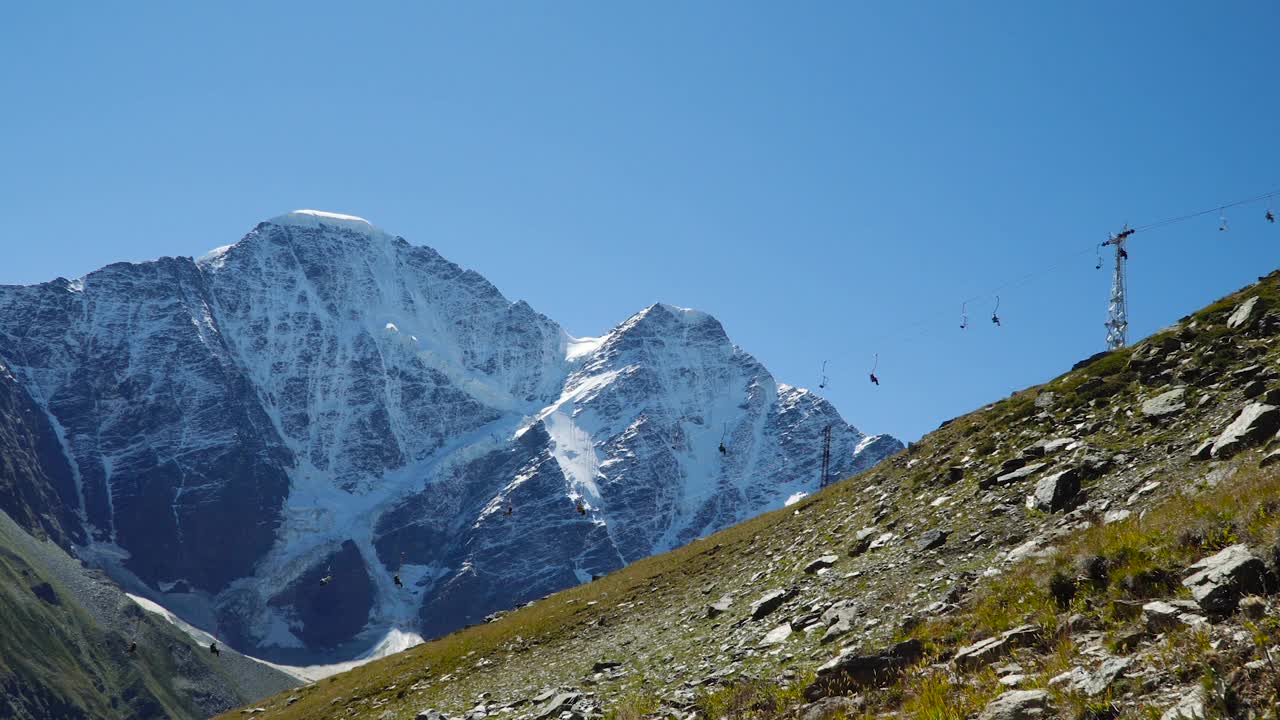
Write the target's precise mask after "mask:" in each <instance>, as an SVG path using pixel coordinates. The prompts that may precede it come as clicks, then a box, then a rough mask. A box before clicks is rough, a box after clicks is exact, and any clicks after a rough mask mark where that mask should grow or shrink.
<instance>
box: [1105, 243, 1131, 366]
mask: <svg viewBox="0 0 1280 720" xmlns="http://www.w3.org/2000/svg"><path fill="white" fill-rule="evenodd" d="M1132 234H1133V230H1130V229H1129V227H1128V226H1127V225H1126V226H1125V228H1124V229H1123V230H1121V231H1120V232H1118V233H1116V234H1115V235H1113V236H1111V239H1110V240H1108V241H1106V242H1104V243H1102V244H1103V245H1112V246H1114V247H1115V249H1116V270H1115V276H1114V277H1113V278H1112V280H1111V301H1110V302H1109V303H1108V304H1107V322H1106V326H1107V349H1108V350H1117V349H1119V348H1122V347H1124V346H1125V345H1127V344H1128V343H1129V300H1128V295H1127V292H1126V287H1125V284H1126V283H1125V266H1126V265H1127V264H1128V262H1129V252H1128V251H1127V250H1125V249H1124V244H1125V241H1126V240H1128V239H1129V236H1130V235H1132Z"/></svg>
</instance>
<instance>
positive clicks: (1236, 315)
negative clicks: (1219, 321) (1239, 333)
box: [1227, 295, 1258, 330]
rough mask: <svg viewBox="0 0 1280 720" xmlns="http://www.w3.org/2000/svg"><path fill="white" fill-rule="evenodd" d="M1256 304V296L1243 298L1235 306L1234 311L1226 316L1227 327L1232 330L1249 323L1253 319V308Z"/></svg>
mask: <svg viewBox="0 0 1280 720" xmlns="http://www.w3.org/2000/svg"><path fill="white" fill-rule="evenodd" d="M1257 306H1258V296H1257V295H1254V296H1253V297H1251V298H1249V299H1248V300H1245V301H1244V302H1242V303H1240V305H1239V306H1237V307H1236V309H1235V312H1233V313H1231V317H1229V318H1227V327H1229V328H1231V329H1232V330H1239V329H1240V328H1242V327H1245V326H1247V325H1248V324H1249V321H1250V320H1251V319H1253V310H1254V308H1256V307H1257Z"/></svg>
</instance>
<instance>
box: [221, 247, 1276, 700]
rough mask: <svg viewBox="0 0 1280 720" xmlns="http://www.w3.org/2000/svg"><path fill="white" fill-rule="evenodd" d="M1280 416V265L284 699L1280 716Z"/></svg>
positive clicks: (604, 415) (537, 443) (608, 419)
mask: <svg viewBox="0 0 1280 720" xmlns="http://www.w3.org/2000/svg"><path fill="white" fill-rule="evenodd" d="M685 319H686V320H687V319H689V318H685ZM664 322H671V320H665V321H664ZM603 355H608V353H607V352H606V353H603ZM570 389H572V385H571V386H570ZM574 397H578V398H582V400H581V401H582V402H590V400H589V399H588V397H587V395H575V396H574ZM584 415H586V413H583V414H582V415H580V416H579V417H582V416H584ZM613 417H614V416H613V415H611V414H609V413H607V412H603V411H602V412H601V413H600V415H599V416H598V417H597V418H596V419H595V421H597V422H611V419H612V418H613ZM589 422H592V419H591V418H588V419H585V420H583V423H584V424H585V423H589ZM769 424H770V423H769V421H768V420H765V421H764V426H766V427H767V426H769ZM544 425H545V426H550V425H552V423H549V422H544ZM1278 433H1280V272H1277V273H1273V274H1272V275H1270V276H1267V277H1266V278H1260V282H1259V283H1258V284H1257V285H1254V286H1250V287H1247V288H1245V289H1243V290H1241V291H1240V292H1238V293H1236V294H1233V295H1232V296H1230V297H1227V298H1225V299H1223V300H1222V301H1220V302H1217V303H1215V304H1213V305H1211V306H1210V307H1208V308H1205V309H1204V310H1201V311H1200V312H1197V313H1195V314H1193V315H1189V316H1187V317H1185V318H1183V319H1182V320H1181V321H1180V322H1179V323H1177V324H1176V325H1175V326H1173V327H1170V328H1167V329H1165V330H1162V331H1160V332H1159V333H1157V334H1155V335H1154V336H1152V337H1150V338H1147V339H1146V340H1144V341H1142V342H1141V343H1139V344H1138V345H1136V346H1134V347H1131V348H1125V349H1122V350H1120V351H1117V352H1113V353H1104V354H1102V355H1100V356H1095V357H1094V358H1091V359H1090V360H1088V361H1085V362H1082V363H1080V364H1079V365H1078V366H1077V367H1076V368H1075V369H1073V370H1072V371H1071V372H1068V373H1066V374H1064V375H1062V376H1061V377H1058V378H1055V379H1053V380H1051V381H1049V382H1047V383H1046V384H1044V385H1041V386H1038V387H1033V388H1029V389H1027V390H1025V391H1022V392H1019V393H1016V394H1014V395H1013V396H1011V397H1009V398H1006V399H1002V400H1000V401H998V402H996V403H993V404H992V405H989V406H987V407H984V408H982V409H980V410H978V411H977V412H974V413H972V414H969V415H966V416H964V417H960V418H956V419H954V420H951V421H948V422H946V423H944V424H943V425H942V426H941V427H940V428H939V429H938V430H936V431H934V432H933V433H930V434H929V435H928V436H926V437H924V438H922V439H921V441H920V442H918V443H915V444H913V445H912V446H911V447H910V448H909V449H907V450H906V451H905V452H901V453H898V454H896V455H895V456H893V457H892V458H890V459H888V460H887V461H885V462H882V463H880V464H878V465H876V466H875V467H874V468H871V469H870V470H867V471H864V472H862V473H860V474H858V475H856V476H855V477H852V478H849V479H846V480H843V481H841V482H838V483H835V484H834V485H832V486H830V487H828V488H827V489H826V490H824V491H822V492H820V493H817V494H815V495H814V496H812V497H807V498H805V499H803V500H801V501H799V502H797V503H795V504H793V505H791V506H788V507H786V508H783V509H780V510H776V511H773V512H769V513H766V514H763V515H760V516H757V517H755V518H753V519H750V520H747V521H745V522H742V523H740V524H737V525H734V526H733V527H730V528H728V529H726V530H724V531H721V532H718V533H716V534H714V535H711V536H709V537H706V538H702V539H698V540H695V541H693V542H691V543H689V544H687V545H684V546H681V547H678V548H676V549H675V550H673V551H671V552H668V553H665V554H661V555H656V556H652V557H649V558H646V559H643V560H640V561H637V562H635V563H632V564H631V565H629V566H627V567H626V568H624V569H622V570H620V571H618V572H615V573H613V574H611V575H609V576H607V577H605V578H602V579H600V580H598V581H596V582H593V583H586V584H582V585H578V586H575V587H573V588H570V589H567V590H565V591H562V592H560V593H557V594H555V595H552V596H550V597H547V598H545V599H542V600H539V601H537V602H535V603H532V604H530V605H529V606H527V607H523V608H521V609H519V610H516V611H514V612H511V613H508V614H506V615H503V616H502V617H500V618H496V619H493V621H492V622H490V623H487V624H485V625H483V626H480V627H474V628H467V629H464V630H462V631H459V632H456V633H454V634H451V635H450V636H448V637H446V638H444V639H442V640H440V641H438V642H434V643H430V644H427V645H424V646H421V647H415V648H413V649H410V650H408V651H406V652H404V653H402V654H399V655H396V656H392V657H388V658H385V659H382V660H379V661H375V662H372V663H369V664H367V665H364V666H361V667H359V668H356V669H355V670H352V671H351V672H347V673H343V674H341V675H337V676H334V677H332V678H329V679H328V680H327V681H326V682H325V683H323V684H319V685H314V686H311V687H308V688H304V689H302V690H300V691H299V692H298V694H297V697H296V698H295V699H294V700H292V701H286V699H285V698H273V699H269V700H266V701H263V702H262V703H261V707H262V708H263V709H264V710H265V712H266V713H267V714H268V715H269V716H270V717H273V718H277V719H278V720H294V719H295V718H307V717H317V716H323V715H326V714H329V715H332V716H335V717H339V716H341V717H367V718H417V719H418V720H454V719H460V720H486V719H487V718H495V717H499V718H513V719H516V720H548V719H550V718H555V719H557V720H600V719H601V718H604V717H627V718H654V719H656V718H679V719H680V720H703V719H705V720H716V719H718V718H725V717H746V718H754V719H756V720H783V719H784V718H785V719H788V720H794V719H795V718H801V719H802V720H829V719H834V718H845V717H876V718H887V717H896V718H956V719H959V718H978V719H979V720H1031V719H1032V718H1053V717H1057V718H1072V719H1086V718H1087V719H1097V718H1134V719H1137V718H1161V719H1162V720H1180V719H1181V720H1191V719H1193V718H1224V719H1231V720H1245V719H1248V718H1266V717H1273V716H1274V715H1275V709H1276V708H1277V707H1280V671H1278V670H1277V665H1276V662H1277V660H1276V658H1277V655H1278V654H1280V474H1277V473H1276V471H1275V468H1276V467H1277V465H1276V463H1277V462H1280V434H1278ZM530 442H531V443H533V445H535V446H541V441H540V440H531V441H530ZM542 462H544V463H549V462H550V460H543V461H542ZM538 471H540V468H538V467H537V466H536V464H535V466H531V467H530V472H535V473H536V472H538ZM601 487H602V488H603V487H604V485H603V484H602V485H601ZM743 492H744V493H749V492H750V490H749V489H745V490H743ZM653 536H654V535H653V534H648V535H646V534H644V533H638V534H637V535H635V537H639V538H649V537H653ZM228 717H230V716H228Z"/></svg>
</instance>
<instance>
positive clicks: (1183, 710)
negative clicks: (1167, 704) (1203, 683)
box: [1160, 688, 1208, 720]
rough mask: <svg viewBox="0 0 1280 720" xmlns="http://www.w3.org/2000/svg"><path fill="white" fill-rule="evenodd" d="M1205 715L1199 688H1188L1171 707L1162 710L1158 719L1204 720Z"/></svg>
mask: <svg viewBox="0 0 1280 720" xmlns="http://www.w3.org/2000/svg"><path fill="white" fill-rule="evenodd" d="M1206 717H1208V716H1207V715H1206V714H1205V712H1204V700H1203V699H1202V698H1201V695H1200V688H1190V689H1188V690H1187V691H1186V693H1185V694H1184V695H1183V696H1182V697H1181V698H1179V699H1178V702H1176V703H1174V705H1173V707H1171V708H1169V709H1168V710H1165V711H1164V714H1163V715H1161V716H1160V720H1205V718H1206Z"/></svg>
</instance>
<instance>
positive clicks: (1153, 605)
mask: <svg viewBox="0 0 1280 720" xmlns="http://www.w3.org/2000/svg"><path fill="white" fill-rule="evenodd" d="M1188 605H1190V607H1187V606H1188ZM1199 610H1200V606H1199V605H1198V604H1197V603H1194V602H1192V601H1190V600H1174V601H1171V602H1165V601H1163V600H1153V601H1151V602H1149V603H1147V604H1146V605H1143V606H1142V619H1143V622H1144V623H1146V626H1147V630H1148V631H1150V632H1153V633H1162V632H1167V631H1169V630H1172V629H1174V628H1176V627H1179V626H1182V625H1187V626H1191V625H1196V624H1199V623H1201V622H1203V621H1204V618H1203V617H1201V616H1200V615H1199V614H1198V611H1199Z"/></svg>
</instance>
